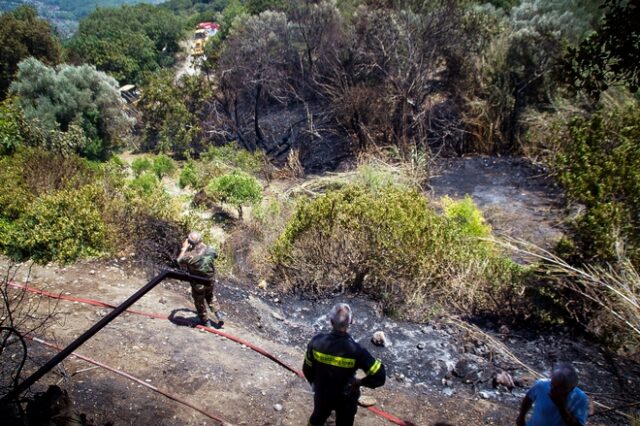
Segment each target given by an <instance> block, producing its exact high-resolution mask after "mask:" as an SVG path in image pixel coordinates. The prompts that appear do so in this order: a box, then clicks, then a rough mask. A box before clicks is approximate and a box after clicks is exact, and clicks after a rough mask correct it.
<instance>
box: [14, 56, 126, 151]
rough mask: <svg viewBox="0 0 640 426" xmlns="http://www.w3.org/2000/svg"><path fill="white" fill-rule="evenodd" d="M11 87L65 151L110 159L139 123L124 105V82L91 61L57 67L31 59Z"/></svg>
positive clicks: (31, 117)
mask: <svg viewBox="0 0 640 426" xmlns="http://www.w3.org/2000/svg"><path fill="white" fill-rule="evenodd" d="M11 91H12V92H13V93H15V94H16V95H17V97H18V99H19V101H20V104H21V106H22V109H23V110H24V115H25V118H27V119H28V120H32V121H33V120H37V122H36V123H37V126H36V127H40V128H42V130H43V131H44V133H45V135H46V136H47V141H46V142H47V143H48V144H49V146H48V148H53V149H54V150H55V151H56V152H58V153H61V154H70V153H77V154H79V155H82V156H84V157H87V158H92V159H107V158H108V157H109V155H111V152H112V151H113V150H114V149H115V148H116V147H117V146H118V145H119V144H120V142H121V138H122V137H123V136H124V135H125V134H126V133H127V132H128V131H129V130H130V129H131V126H132V124H133V120H132V119H130V118H129V117H128V116H127V115H126V114H125V112H124V110H123V108H122V105H123V102H124V101H123V99H122V98H121V97H120V93H119V92H118V83H117V82H116V81H115V80H114V79H113V78H111V77H109V76H107V75H106V74H104V73H103V72H99V71H96V69H95V68H93V67H91V66H89V65H82V66H78V67H75V66H71V65H61V66H59V67H57V68H51V67H48V66H47V65H45V64H43V63H42V62H40V61H38V60H37V59H34V58H29V59H25V60H24V61H22V62H20V64H18V74H17V77H16V80H15V81H14V82H13V83H12V84H11ZM36 123H33V124H32V125H35V124H36ZM60 132H62V134H61V133H60Z"/></svg>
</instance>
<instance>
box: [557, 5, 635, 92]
mask: <svg viewBox="0 0 640 426" xmlns="http://www.w3.org/2000/svg"><path fill="white" fill-rule="evenodd" d="M603 7H604V8H605V14H604V16H603V18H602V21H601V22H600V24H599V26H598V28H597V31H596V32H594V33H593V34H590V35H589V36H588V37H587V38H586V39H585V40H583V41H582V42H581V43H580V45H579V46H577V47H572V48H570V49H569V52H568V55H567V61H566V62H567V63H566V71H568V74H567V76H566V79H567V80H569V82H570V83H572V84H575V85H576V86H577V87H578V88H580V89H583V90H585V91H586V92H587V93H588V94H589V95H591V96H593V97H598V96H599V94H600V92H602V91H603V90H606V89H607V88H608V87H609V86H610V85H616V84H619V85H625V86H627V87H628V88H629V89H630V90H631V91H632V92H636V91H637V90H638V86H639V85H640V27H639V26H638V22H640V5H638V3H637V2H633V1H626V0H605V1H604V5H603Z"/></svg>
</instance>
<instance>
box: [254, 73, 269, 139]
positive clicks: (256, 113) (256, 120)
mask: <svg viewBox="0 0 640 426" xmlns="http://www.w3.org/2000/svg"><path fill="white" fill-rule="evenodd" d="M261 94H262V84H258V87H256V98H255V105H254V110H253V125H254V129H255V132H256V144H259V145H260V146H261V147H262V149H264V150H265V151H266V150H267V146H266V144H265V141H264V135H263V134H262V129H261V128H260V95H261Z"/></svg>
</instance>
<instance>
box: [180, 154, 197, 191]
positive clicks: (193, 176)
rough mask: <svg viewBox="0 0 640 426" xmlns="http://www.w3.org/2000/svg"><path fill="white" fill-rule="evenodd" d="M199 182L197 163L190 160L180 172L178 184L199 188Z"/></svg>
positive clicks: (183, 186)
mask: <svg viewBox="0 0 640 426" xmlns="http://www.w3.org/2000/svg"><path fill="white" fill-rule="evenodd" d="M198 184H199V180H198V171H197V169H196V163H195V162H194V161H193V160H189V161H188V162H187V164H186V166H184V168H183V169H182V171H181V172H180V178H179V179H178V185H179V186H180V188H187V187H189V186H190V187H192V188H197V187H198Z"/></svg>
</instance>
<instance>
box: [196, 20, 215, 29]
mask: <svg viewBox="0 0 640 426" xmlns="http://www.w3.org/2000/svg"><path fill="white" fill-rule="evenodd" d="M198 29H199V30H219V29H220V25H218V24H216V23H215V22H200V23H199V24H198Z"/></svg>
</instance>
